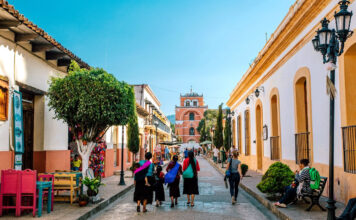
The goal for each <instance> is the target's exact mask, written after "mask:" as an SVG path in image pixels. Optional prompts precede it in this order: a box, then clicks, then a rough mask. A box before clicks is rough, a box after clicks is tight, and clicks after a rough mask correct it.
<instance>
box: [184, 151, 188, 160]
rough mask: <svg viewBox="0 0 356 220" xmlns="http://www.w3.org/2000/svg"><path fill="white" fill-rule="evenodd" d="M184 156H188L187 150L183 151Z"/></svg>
mask: <svg viewBox="0 0 356 220" xmlns="http://www.w3.org/2000/svg"><path fill="white" fill-rule="evenodd" d="M184 157H185V158H187V157H188V150H185V151H184Z"/></svg>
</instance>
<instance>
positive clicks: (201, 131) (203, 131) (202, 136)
mask: <svg viewBox="0 0 356 220" xmlns="http://www.w3.org/2000/svg"><path fill="white" fill-rule="evenodd" d="M197 130H198V132H199V134H200V140H199V141H200V142H204V141H206V136H207V135H206V128H205V119H204V118H203V119H202V120H201V121H200V122H199V125H198V127H197Z"/></svg>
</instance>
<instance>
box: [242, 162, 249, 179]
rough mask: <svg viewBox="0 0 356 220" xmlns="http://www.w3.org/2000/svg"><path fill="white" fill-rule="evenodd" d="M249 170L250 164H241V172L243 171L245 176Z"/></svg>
mask: <svg viewBox="0 0 356 220" xmlns="http://www.w3.org/2000/svg"><path fill="white" fill-rule="evenodd" d="M247 171H248V165H247V164H244V163H243V164H241V173H242V176H245V175H246V173H247Z"/></svg>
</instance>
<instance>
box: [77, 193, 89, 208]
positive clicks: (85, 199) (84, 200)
mask: <svg viewBox="0 0 356 220" xmlns="http://www.w3.org/2000/svg"><path fill="white" fill-rule="evenodd" d="M88 202H89V197H88V196H87V195H84V194H80V195H79V206H80V207H83V206H86V205H87V204H88Z"/></svg>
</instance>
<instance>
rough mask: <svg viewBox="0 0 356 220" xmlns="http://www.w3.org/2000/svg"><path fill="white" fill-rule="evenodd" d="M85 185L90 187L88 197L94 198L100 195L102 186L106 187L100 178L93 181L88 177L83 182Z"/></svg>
mask: <svg viewBox="0 0 356 220" xmlns="http://www.w3.org/2000/svg"><path fill="white" fill-rule="evenodd" d="M83 184H84V185H85V186H86V187H88V190H87V195H88V196H89V197H93V196H96V195H98V193H99V187H100V186H101V185H104V184H102V183H101V180H100V179H99V178H98V177H95V178H93V179H90V178H88V177H85V178H84V180H83Z"/></svg>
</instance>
